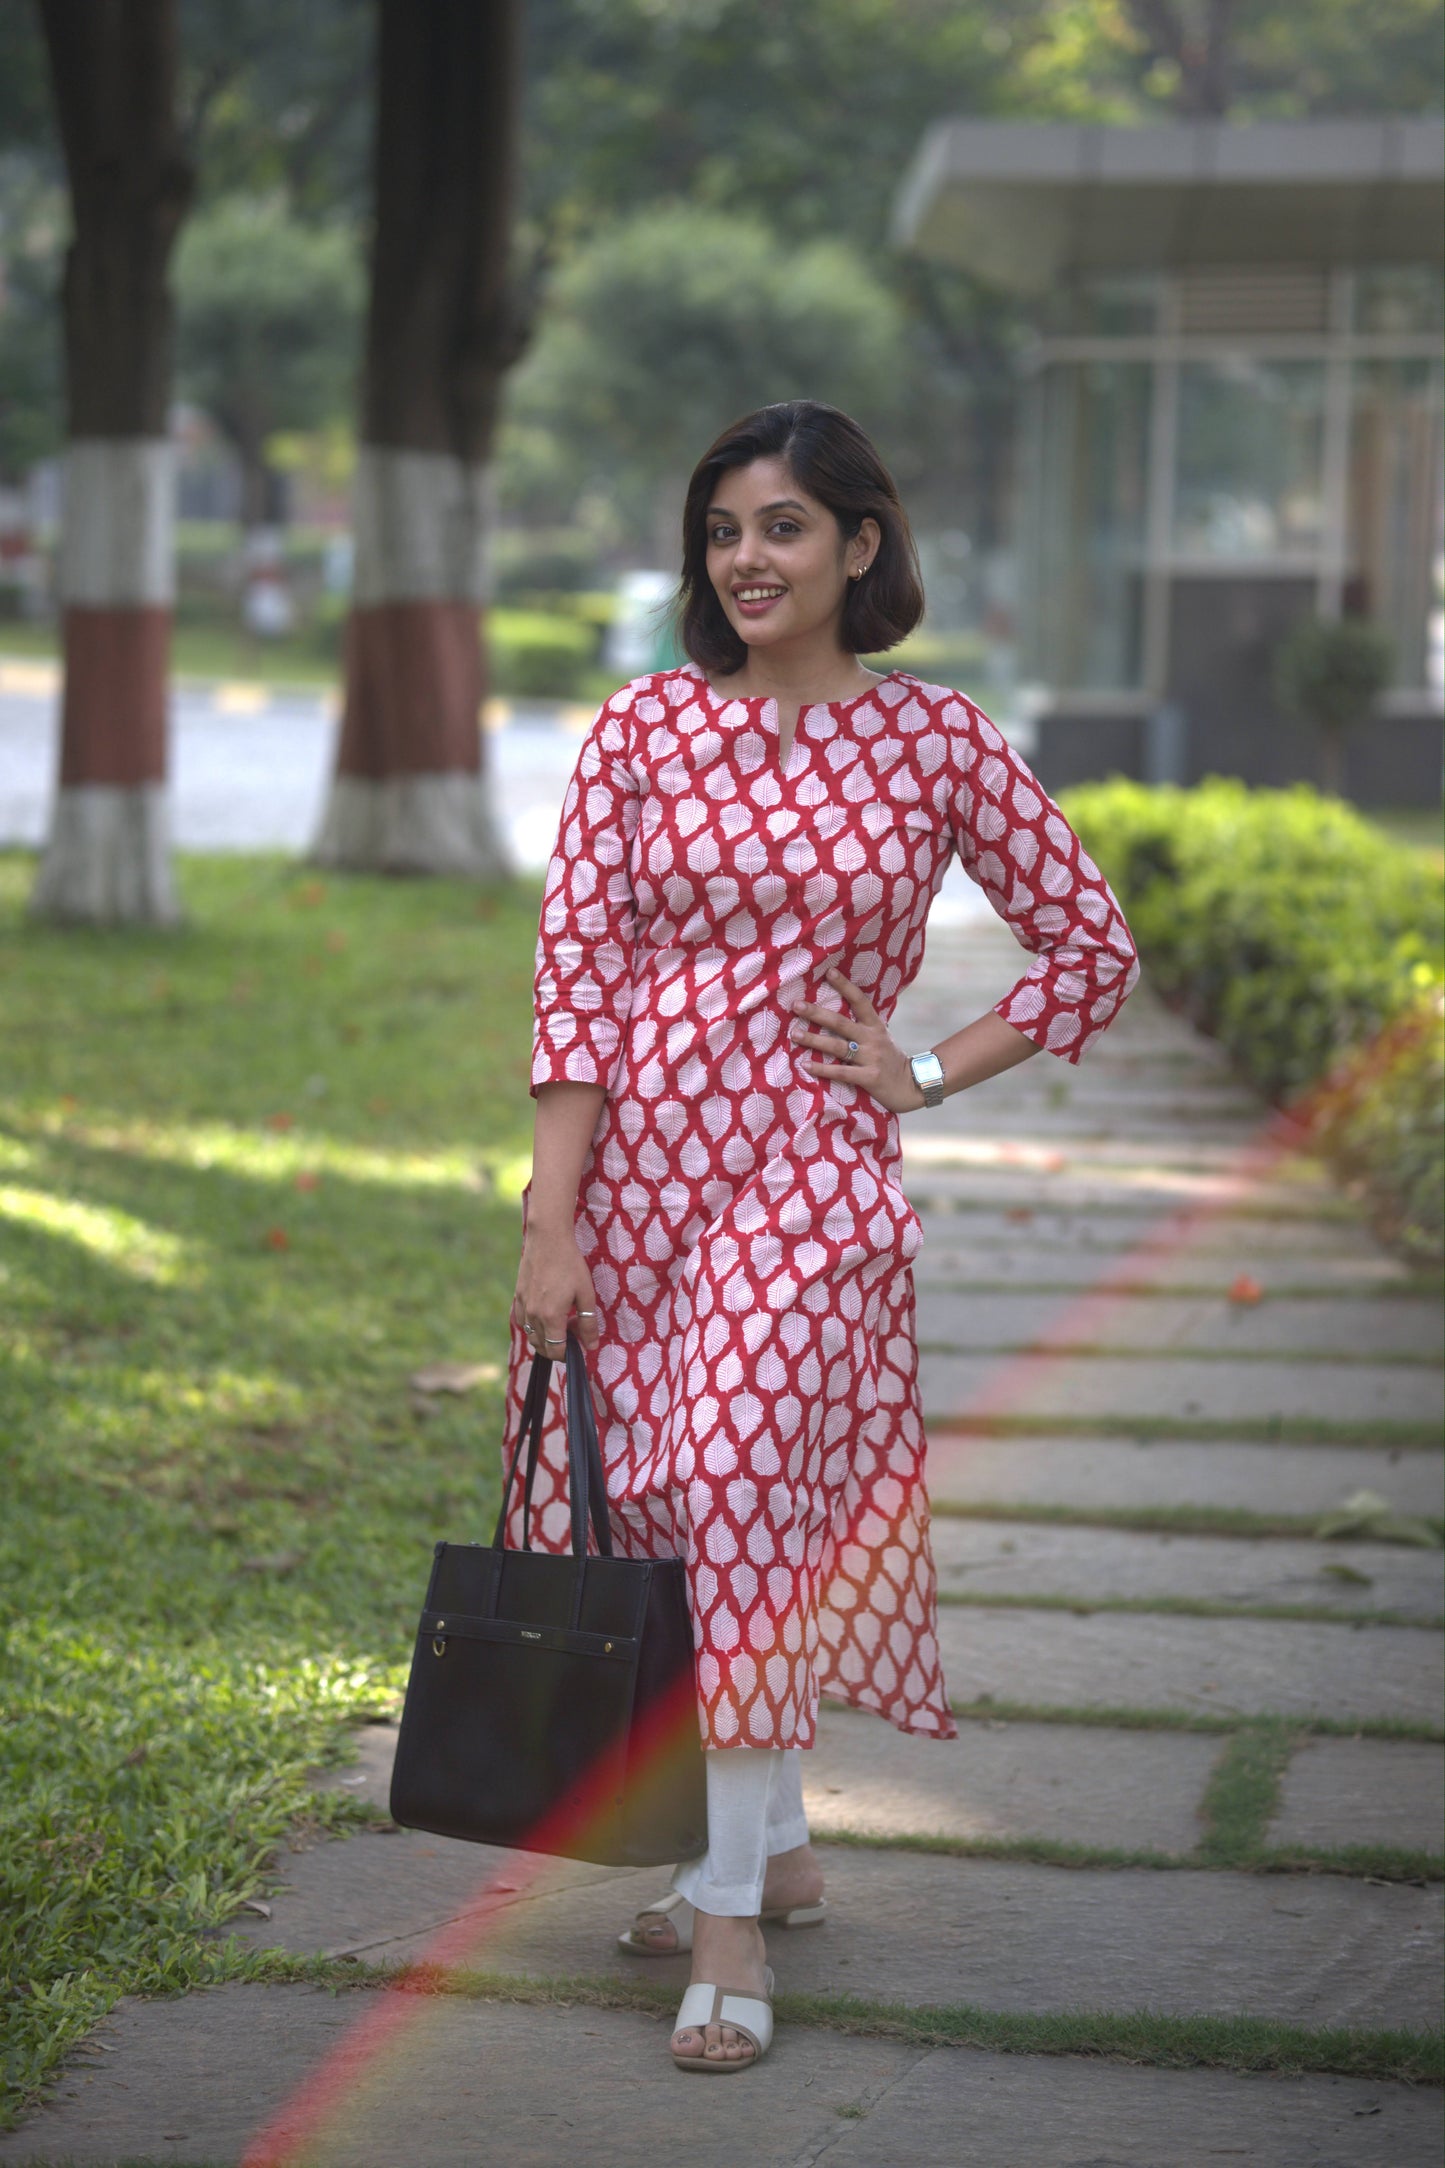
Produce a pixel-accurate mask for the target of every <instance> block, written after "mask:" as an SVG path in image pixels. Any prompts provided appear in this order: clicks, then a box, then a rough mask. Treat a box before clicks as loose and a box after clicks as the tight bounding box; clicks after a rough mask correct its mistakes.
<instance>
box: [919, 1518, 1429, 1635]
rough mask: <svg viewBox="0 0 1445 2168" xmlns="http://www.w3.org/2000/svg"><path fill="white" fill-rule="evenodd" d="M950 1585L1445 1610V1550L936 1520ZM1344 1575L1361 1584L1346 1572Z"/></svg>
mask: <svg viewBox="0 0 1445 2168" xmlns="http://www.w3.org/2000/svg"><path fill="white" fill-rule="evenodd" d="M932 1534H933V1555H934V1560H935V1562H936V1564H937V1567H938V1585H939V1588H940V1590H941V1591H942V1592H943V1593H944V1594H947V1593H949V1592H950V1591H953V1590H958V1591H963V1592H966V1593H967V1594H969V1595H970V1596H974V1595H977V1596H991V1595H1000V1596H1039V1595H1047V1596H1073V1597H1077V1598H1079V1599H1080V1600H1081V1601H1083V1602H1090V1601H1102V1600H1104V1599H1105V1598H1108V1597H1125V1598H1134V1599H1138V1600H1142V1601H1148V1600H1150V1599H1158V1598H1160V1597H1180V1598H1193V1599H1195V1600H1196V1601H1200V1602H1208V1603H1232V1604H1240V1605H1244V1604H1299V1603H1310V1604H1327V1605H1329V1606H1330V1608H1331V1609H1332V1610H1337V1611H1339V1612H1340V1614H1341V1615H1342V1616H1348V1615H1349V1613H1350V1612H1351V1611H1362V1610H1381V1611H1400V1612H1404V1613H1406V1614H1407V1615H1410V1614H1413V1615H1414V1616H1416V1617H1419V1618H1421V1619H1426V1620H1438V1619H1440V1618H1441V1617H1442V1616H1445V1552H1442V1551H1417V1550H1412V1549H1410V1548H1409V1547H1408V1546H1406V1545H1404V1544H1392V1543H1351V1544H1348V1545H1341V1544H1338V1543H1308V1542H1294V1541H1290V1540H1285V1539H1271V1538H1265V1537H1259V1538H1237V1537H1221V1536H1171V1535H1154V1534H1149V1533H1145V1532H1143V1531H1136V1530H1132V1529H1126V1528H1071V1527H1059V1526H1050V1525H1049V1524H1047V1523H1042V1522H1038V1521H970V1520H967V1519H964V1518H963V1517H962V1516H960V1515H956V1514H950V1513H941V1514H939V1515H937V1516H936V1518H935V1519H934V1522H933V1530H932ZM1341 1574H1347V1575H1353V1576H1355V1577H1356V1578H1354V1579H1341V1578H1340V1575H1341Z"/></svg>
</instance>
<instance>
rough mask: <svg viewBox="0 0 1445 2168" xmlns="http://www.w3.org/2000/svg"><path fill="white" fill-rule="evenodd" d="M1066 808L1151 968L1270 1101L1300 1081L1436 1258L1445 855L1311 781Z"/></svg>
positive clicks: (1419, 1251) (1297, 1091) (1284, 1096)
mask: <svg viewBox="0 0 1445 2168" xmlns="http://www.w3.org/2000/svg"><path fill="white" fill-rule="evenodd" d="M1065 806H1066V810H1067V812H1068V816H1069V819H1070V820H1071V821H1072V822H1073V823H1074V826H1075V827H1076V828H1077V830H1078V832H1079V834H1080V836H1081V837H1082V838H1083V840H1084V842H1085V844H1086V845H1087V847H1088V849H1089V850H1090V851H1091V852H1092V853H1093V855H1094V856H1095V857H1096V858H1097V859H1098V861H1099V863H1100V865H1101V866H1102V867H1103V869H1104V872H1105V874H1106V875H1107V877H1108V879H1109V880H1110V882H1111V883H1112V884H1113V886H1114V888H1115V890H1116V892H1117V894H1118V896H1119V900H1120V902H1121V903H1122V904H1123V906H1124V910H1125V913H1126V914H1127V916H1128V919H1129V923H1130V926H1131V927H1132V928H1133V931H1134V937H1135V939H1136V941H1137V942H1138V944H1139V950H1140V954H1141V956H1142V957H1143V959H1144V962H1145V964H1146V966H1147V968H1148V970H1149V973H1150V976H1151V978H1152V980H1153V982H1154V984H1155V985H1156V986H1158V987H1159V988H1160V990H1161V991H1162V992H1163V993H1164V994H1165V995H1166V996H1167V997H1169V998H1170V999H1171V1000H1172V1001H1174V1002H1175V1003H1176V1004H1177V1005H1178V1006H1179V1007H1181V1008H1182V1009H1183V1010H1184V1011H1185V1013H1186V1014H1187V1015H1188V1016H1189V1017H1190V1018H1191V1020H1192V1021H1193V1022H1194V1023H1196V1024H1197V1025H1198V1026H1199V1028H1200V1029H1201V1030H1203V1031H1207V1032H1208V1033H1210V1034H1211V1036H1213V1037H1215V1038H1217V1039H1220V1040H1221V1041H1222V1042H1223V1043H1224V1044H1225V1045H1226V1046H1227V1047H1228V1048H1229V1050H1230V1052H1231V1054H1233V1056H1234V1057H1235V1059H1236V1060H1237V1061H1238V1063H1239V1064H1240V1067H1241V1068H1242V1069H1243V1070H1244V1071H1245V1073H1246V1074H1247V1075H1248V1076H1249V1077H1251V1078H1252V1079H1253V1081H1254V1082H1255V1083H1257V1084H1258V1085H1259V1086H1260V1087H1261V1089H1262V1090H1264V1091H1265V1092H1266V1093H1267V1094H1268V1095H1269V1096H1270V1097H1271V1098H1272V1099H1276V1100H1279V1101H1283V1102H1287V1103H1290V1104H1291V1105H1293V1106H1294V1107H1296V1108H1299V1109H1300V1110H1301V1111H1305V1109H1303V1108H1301V1104H1300V1103H1301V1097H1302V1095H1303V1094H1306V1093H1308V1094H1309V1095H1310V1098H1309V1105H1308V1113H1309V1116H1310V1118H1311V1120H1312V1122H1313V1123H1314V1125H1315V1126H1316V1129H1317V1132H1318V1135H1319V1137H1320V1140H1321V1142H1322V1143H1323V1144H1324V1145H1325V1146H1326V1147H1327V1148H1328V1149H1329V1150H1330V1151H1331V1152H1332V1153H1333V1154H1334V1155H1335V1156H1336V1157H1338V1158H1339V1159H1340V1160H1341V1162H1342V1163H1343V1165H1344V1166H1345V1168H1346V1169H1347V1170H1348V1171H1349V1172H1350V1174H1351V1175H1352V1176H1353V1177H1354V1178H1355V1179H1357V1180H1359V1181H1361V1182H1363V1183H1364V1184H1365V1186H1366V1187H1367V1189H1368V1190H1369V1192H1370V1194H1371V1196H1372V1198H1373V1200H1374V1203H1375V1206H1376V1208H1377V1212H1378V1215H1379V1217H1380V1218H1381V1221H1382V1224H1383V1225H1384V1227H1385V1229H1386V1231H1387V1232H1390V1233H1392V1234H1395V1235H1396V1236H1398V1237H1399V1238H1400V1239H1401V1240H1402V1241H1403V1242H1404V1245H1405V1247H1407V1248H1408V1249H1409V1250H1410V1251H1411V1252H1412V1253H1413V1254H1415V1255H1426V1254H1428V1255H1432V1256H1438V1255H1439V1254H1440V1250H1441V1233H1440V1219H1441V1209H1442V1190H1441V1152H1440V1142H1439V1139H1440V1119H1441V1096H1442V1094H1441V1077H1442V1057H1441V1024H1440V1014H1441V1011H1440V998H1439V993H1440V987H1441V983H1442V905H1445V893H1442V869H1441V865H1440V863H1439V861H1434V862H1432V860H1431V859H1430V858H1429V857H1428V856H1427V855H1426V854H1425V853H1423V852H1421V851H1417V850H1412V849H1409V848H1407V847H1404V846H1402V845H1400V844H1398V843H1396V842H1393V841H1392V840H1391V839H1390V838H1389V837H1387V836H1385V835H1383V834H1382V833H1381V832H1380V830H1379V829H1377V828H1375V827H1374V826H1373V825H1372V824H1371V823H1370V822H1368V821H1367V820H1365V819H1364V818H1363V817H1362V816H1361V815H1360V814H1358V813H1356V812H1355V811H1354V810H1353V809H1352V808H1351V807H1349V806H1347V805H1344V804H1342V803H1341V802H1340V801H1339V800H1338V799H1332V798H1321V797H1320V796H1318V795H1317V793H1316V792H1314V791H1312V790H1310V789H1309V788H1308V787H1307V786H1305V785H1303V784H1301V785H1298V786H1296V787H1295V788H1294V789H1292V790H1250V789H1249V788H1247V787H1246V785H1244V784H1243V783H1239V782H1234V781H1229V780H1223V779H1219V778H1214V779H1211V780H1210V781H1208V782H1206V783H1202V784H1200V785H1199V786H1198V787H1197V788H1196V789H1193V790H1178V789H1172V788H1162V789H1156V788H1150V787H1148V786H1146V785H1144V784H1140V783H1129V782H1124V781H1120V780H1116V781H1113V782H1108V783H1097V784H1087V785H1083V786H1081V787H1079V788H1076V789H1075V790H1073V791H1070V792H1069V793H1068V794H1067V796H1066V799H1065ZM1382 1034H1383V1035H1384V1036H1383V1037H1382ZM1326 1080H1328V1083H1327V1082H1326Z"/></svg>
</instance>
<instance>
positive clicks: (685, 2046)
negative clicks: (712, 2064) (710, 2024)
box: [672, 2032, 705, 2057]
mask: <svg viewBox="0 0 1445 2168" xmlns="http://www.w3.org/2000/svg"><path fill="white" fill-rule="evenodd" d="M704 2047H705V2042H704V2040H703V2036H702V2034H701V2033H695V2032H680V2033H674V2034H673V2036H672V2052H673V2054H674V2055H682V2056H689V2055H690V2056H693V2057H697V2056H700V2055H701V2054H702V2053H703V2050H704Z"/></svg>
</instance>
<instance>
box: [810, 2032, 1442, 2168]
mask: <svg viewBox="0 0 1445 2168" xmlns="http://www.w3.org/2000/svg"><path fill="white" fill-rule="evenodd" d="M957 2052H958V2051H957V2050H948V2049H939V2050H936V2051H935V2053H934V2054H932V2055H930V2056H928V2057H926V2058H925V2059H923V2060H922V2061H920V2062H918V2063H916V2064H915V2065H914V2066H913V2068H912V2069H911V2070H909V2071H908V2072H907V2074H906V2075H905V2076H904V2077H902V2078H901V2079H899V2080H898V2081H897V2083H896V2084H895V2085H894V2086H893V2088H892V2089H891V2090H890V2092H889V2093H888V2094H887V2096H886V2098H885V2099H884V2101H883V2102H882V2103H881V2104H880V2110H879V2112H877V2113H875V2114H873V2115H872V2116H870V2117H869V2118H868V2119H867V2120H865V2121H860V2122H856V2123H850V2124H849V2125H848V2126H847V2127H846V2128H845V2130H844V2132H843V2134H842V2136H841V2137H840V2138H839V2139H838V2141H837V2143H836V2144H834V2145H831V2146H829V2147H828V2148H827V2150H826V2152H825V2153H824V2154H822V2155H821V2156H815V2158H820V2159H822V2160H823V2161H825V2162H826V2163H827V2168H963V2164H964V2163H965V2162H966V2163H967V2168H1213V2164H1214V2163H1215V2162H1224V2161H1231V2160H1232V2161H1236V2162H1242V2163H1244V2164H1245V2168H1436V2164H1437V2162H1438V2159H1439V2152H1440V2144H1441V2128H1442V2114H1441V2103H1440V2095H1439V2094H1438V2093H1436V2092H1433V2091H1431V2090H1429V2089H1421V2090H1418V2091H1412V2090H1411V2089H1410V2088H1408V2087H1405V2086H1379V2085H1363V2084H1360V2083H1359V2082H1358V2081H1357V2080H1353V2079H1348V2078H1235V2077H1228V2076H1226V2075H1224V2074H1223V2073H1222V2072H1219V2071H1204V2070H1130V2071H1124V2070H1120V2069H1119V2068H1118V2067H1117V2066H1116V2065H1114V2064H1109V2063H1093V2062H1085V2061H1083V2060H1076V2059H1070V2060H1067V2061H1062V2062H1060V2063H1059V2065H1058V2066H1057V2068H1055V2069H1051V2070H1049V2071H1047V2072H1044V2071H1043V2070H1042V2069H1041V2068H1040V2066H1039V2065H1038V2063H1037V2062H1033V2061H1030V2063H1029V2064H1028V2065H1027V2066H1026V2067H1024V2068H1020V2067H1019V2059H1018V2058H1004V2057H993V2056H987V2057H985V2056H979V2057H971V2058H970V2059H969V2061H968V2062H967V2063H966V2064H964V2066H963V2068H962V2070H959V2069H958V2068H957V2067H956V2065H955V2063H954V2062H953V2060H952V2057H953V2056H954V2055H956V2054H957ZM961 2133H966V2139H965V2140H964V2141H963V2150H961V2149H960V2147H961V2138H960V2134H961ZM799 2168H801V2163H800V2164H799Z"/></svg>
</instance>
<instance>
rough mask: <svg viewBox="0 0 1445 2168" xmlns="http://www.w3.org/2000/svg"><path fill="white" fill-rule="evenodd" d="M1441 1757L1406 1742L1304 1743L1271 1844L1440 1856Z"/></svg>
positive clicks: (1444, 1818) (1444, 1773)
mask: <svg viewBox="0 0 1445 2168" xmlns="http://www.w3.org/2000/svg"><path fill="white" fill-rule="evenodd" d="M1442 1825H1445V1749H1442V1748H1440V1747H1438V1746H1425V1745H1417V1744H1416V1743H1415V1742H1414V1741H1413V1740H1408V1739H1398V1740H1396V1739H1390V1740H1385V1739H1307V1740H1305V1741H1304V1743H1303V1745H1302V1746H1301V1747H1300V1748H1299V1750H1298V1752H1297V1753H1295V1754H1293V1755H1292V1756H1291V1757H1290V1763H1289V1767H1288V1768H1287V1769H1286V1771H1285V1774H1284V1782H1283V1784H1282V1785H1281V1787H1280V1801H1279V1811H1278V1813H1277V1814H1276V1815H1275V1818H1274V1820H1273V1821H1272V1822H1271V1823H1270V1827H1269V1841H1270V1843H1271V1844H1308V1845H1326V1846H1334V1845H1343V1844H1400V1845H1405V1846H1407V1847H1409V1848H1410V1849H1412V1850H1417V1851H1422V1852H1442V1851H1445V1826H1442Z"/></svg>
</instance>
